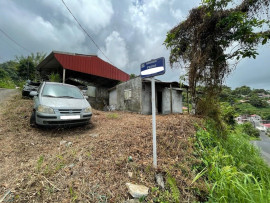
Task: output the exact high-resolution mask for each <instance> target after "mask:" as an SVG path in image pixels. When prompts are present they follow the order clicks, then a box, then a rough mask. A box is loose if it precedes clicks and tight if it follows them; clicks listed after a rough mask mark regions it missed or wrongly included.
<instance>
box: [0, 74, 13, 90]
mask: <svg viewBox="0 0 270 203" xmlns="http://www.w3.org/2000/svg"><path fill="white" fill-rule="evenodd" d="M15 87H16V85H15V84H14V82H13V81H12V80H11V78H9V77H5V78H1V79H0V88H8V89H14V88H15Z"/></svg>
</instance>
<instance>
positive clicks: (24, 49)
mask: <svg viewBox="0 0 270 203" xmlns="http://www.w3.org/2000/svg"><path fill="white" fill-rule="evenodd" d="M0 31H1V32H2V33H3V34H4V35H5V36H6V37H7V38H8V39H10V40H11V41H12V42H14V43H15V44H16V45H17V46H19V47H21V48H22V49H24V50H26V51H27V52H29V53H31V51H29V50H28V49H26V48H25V47H23V46H22V45H20V44H19V43H18V42H16V41H15V40H14V39H13V38H12V37H10V36H9V35H8V34H7V33H6V32H5V31H4V30H2V29H1V28H0Z"/></svg>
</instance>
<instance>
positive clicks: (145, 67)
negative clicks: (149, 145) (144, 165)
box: [141, 57, 165, 168]
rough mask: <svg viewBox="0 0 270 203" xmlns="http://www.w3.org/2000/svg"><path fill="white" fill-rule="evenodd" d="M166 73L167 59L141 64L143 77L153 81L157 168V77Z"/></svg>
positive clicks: (153, 115) (153, 122) (155, 158)
mask: <svg viewBox="0 0 270 203" xmlns="http://www.w3.org/2000/svg"><path fill="white" fill-rule="evenodd" d="M164 73H165V58H164V57H161V58H158V59H153V60H151V61H148V62H145V63H142V64H141V77H142V78H149V77H152V79H151V92H152V129H153V165H154V168H157V138H156V95H155V92H156V90H155V76H156V75H163V74H164Z"/></svg>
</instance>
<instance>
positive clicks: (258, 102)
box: [249, 94, 268, 108]
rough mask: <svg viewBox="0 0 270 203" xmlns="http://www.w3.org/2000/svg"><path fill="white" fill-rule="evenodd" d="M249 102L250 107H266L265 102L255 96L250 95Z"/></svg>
mask: <svg viewBox="0 0 270 203" xmlns="http://www.w3.org/2000/svg"><path fill="white" fill-rule="evenodd" d="M249 102H250V104H251V105H253V106H255V107H257V108H264V107H268V104H267V102H266V101H265V100H263V99H261V98H260V97H258V95H256V94H252V95H251V97H250V98H249Z"/></svg>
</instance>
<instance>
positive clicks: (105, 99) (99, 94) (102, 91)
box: [86, 86, 109, 110]
mask: <svg viewBox="0 0 270 203" xmlns="http://www.w3.org/2000/svg"><path fill="white" fill-rule="evenodd" d="M93 87H94V86H91V88H89V89H88V91H87V93H86V94H87V96H88V101H89V102H90V104H91V106H92V107H93V108H95V109H99V110H103V109H104V108H105V107H106V106H107V105H109V93H108V89H107V88H104V87H95V88H93ZM94 89H95V90H94ZM94 95H95V96H94Z"/></svg>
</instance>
